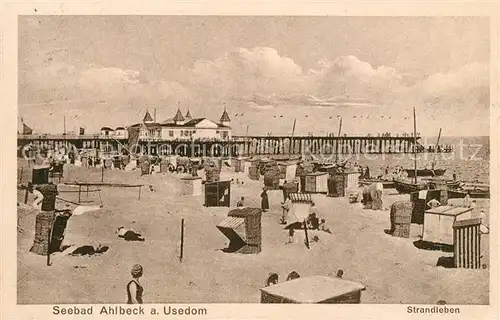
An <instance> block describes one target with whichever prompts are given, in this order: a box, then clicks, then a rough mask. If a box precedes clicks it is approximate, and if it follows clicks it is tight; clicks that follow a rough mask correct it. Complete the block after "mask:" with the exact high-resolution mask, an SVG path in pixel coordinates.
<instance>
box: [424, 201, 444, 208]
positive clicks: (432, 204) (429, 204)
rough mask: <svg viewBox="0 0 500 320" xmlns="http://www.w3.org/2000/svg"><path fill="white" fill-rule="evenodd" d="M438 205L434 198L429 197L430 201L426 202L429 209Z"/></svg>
mask: <svg viewBox="0 0 500 320" xmlns="http://www.w3.org/2000/svg"><path fill="white" fill-rule="evenodd" d="M440 205H441V203H440V202H439V201H438V200H436V199H431V201H429V202H427V206H428V207H429V208H431V209H433V208H436V207H439V206H440Z"/></svg>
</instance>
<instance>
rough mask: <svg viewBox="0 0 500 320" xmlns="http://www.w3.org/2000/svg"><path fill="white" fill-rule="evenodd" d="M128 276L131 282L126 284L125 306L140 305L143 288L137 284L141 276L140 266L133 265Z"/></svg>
mask: <svg viewBox="0 0 500 320" xmlns="http://www.w3.org/2000/svg"><path fill="white" fill-rule="evenodd" d="M130 274H131V275H132V280H130V281H129V283H128V284H127V304H142V295H143V293H144V288H143V286H142V285H141V284H140V282H139V278H140V277H142V274H143V269H142V266H141V265H140V264H136V265H134V266H133V267H132V271H130Z"/></svg>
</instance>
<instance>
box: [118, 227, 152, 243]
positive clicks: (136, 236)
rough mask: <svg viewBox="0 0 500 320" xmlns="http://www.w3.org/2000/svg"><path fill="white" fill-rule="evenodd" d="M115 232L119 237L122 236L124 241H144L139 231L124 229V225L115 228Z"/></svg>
mask: <svg viewBox="0 0 500 320" xmlns="http://www.w3.org/2000/svg"><path fill="white" fill-rule="evenodd" d="M116 233H117V234H118V237H119V238H123V239H125V241H145V239H144V238H143V237H142V235H141V234H140V233H138V232H136V231H134V230H131V229H125V228H124V227H119V228H118V229H116Z"/></svg>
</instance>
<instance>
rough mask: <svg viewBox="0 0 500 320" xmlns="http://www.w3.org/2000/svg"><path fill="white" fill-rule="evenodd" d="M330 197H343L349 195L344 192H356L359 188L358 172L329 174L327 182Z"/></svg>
mask: <svg viewBox="0 0 500 320" xmlns="http://www.w3.org/2000/svg"><path fill="white" fill-rule="evenodd" d="M328 185H329V191H328V196H330V197H344V196H346V195H347V194H349V193H348V192H346V191H352V190H357V189H358V188H359V172H357V171H345V172H333V171H332V172H331V176H330V179H329V182H328Z"/></svg>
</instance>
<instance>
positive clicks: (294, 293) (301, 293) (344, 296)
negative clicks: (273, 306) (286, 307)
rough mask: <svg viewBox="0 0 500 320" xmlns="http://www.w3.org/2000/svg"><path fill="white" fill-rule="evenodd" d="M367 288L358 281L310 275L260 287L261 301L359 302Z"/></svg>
mask: <svg viewBox="0 0 500 320" xmlns="http://www.w3.org/2000/svg"><path fill="white" fill-rule="evenodd" d="M365 289H366V287H365V286H364V285H362V284H361V283H358V282H353V281H349V280H343V279H340V278H332V277H326V276H310V277H304V278H298V279H294V280H290V281H286V282H282V283H278V284H275V285H271V286H269V287H265V288H262V289H260V292H261V296H260V303H329V304H359V303H361V291H364V290H365Z"/></svg>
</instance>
